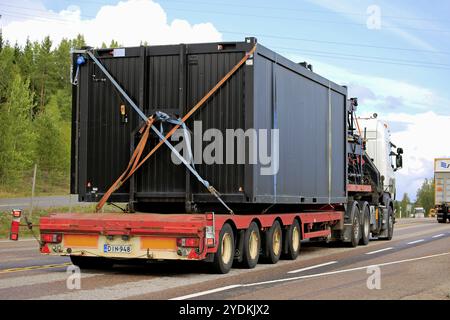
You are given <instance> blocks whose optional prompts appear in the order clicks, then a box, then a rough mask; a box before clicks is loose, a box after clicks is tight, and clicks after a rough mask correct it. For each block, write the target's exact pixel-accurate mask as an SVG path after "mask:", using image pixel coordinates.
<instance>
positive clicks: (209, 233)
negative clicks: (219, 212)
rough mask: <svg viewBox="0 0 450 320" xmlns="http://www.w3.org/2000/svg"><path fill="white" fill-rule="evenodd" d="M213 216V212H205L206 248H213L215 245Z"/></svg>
mask: <svg viewBox="0 0 450 320" xmlns="http://www.w3.org/2000/svg"><path fill="white" fill-rule="evenodd" d="M215 223H216V221H215V217H214V212H208V213H206V224H207V225H206V229H205V238H206V246H207V247H208V248H214V246H215V245H216V243H215V242H216V231H215Z"/></svg>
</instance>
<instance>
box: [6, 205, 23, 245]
mask: <svg viewBox="0 0 450 320" xmlns="http://www.w3.org/2000/svg"><path fill="white" fill-rule="evenodd" d="M11 215H12V217H13V219H12V221H11V231H10V233H9V239H10V240H12V241H17V240H19V228H20V217H21V216H22V210H19V209H14V210H13V211H12V212H11Z"/></svg>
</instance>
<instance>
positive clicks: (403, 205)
mask: <svg viewBox="0 0 450 320" xmlns="http://www.w3.org/2000/svg"><path fill="white" fill-rule="evenodd" d="M409 204H410V200H409V197H408V194H407V193H405V194H403V199H402V201H401V204H400V209H401V211H402V217H407V214H408V205H409Z"/></svg>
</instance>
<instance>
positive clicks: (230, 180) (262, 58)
mask: <svg viewBox="0 0 450 320" xmlns="http://www.w3.org/2000/svg"><path fill="white" fill-rule="evenodd" d="M73 61H74V65H75V66H76V65H77V64H76V61H80V63H79V64H78V65H77V67H76V68H77V70H76V72H74V74H76V78H77V79H76V81H74V82H73V83H74V86H73V117H72V118H73V126H72V166H71V173H72V179H71V191H72V193H74V194H79V197H80V200H81V201H90V202H99V204H98V207H97V208H98V209H101V207H102V206H103V205H104V204H105V203H107V202H108V201H114V202H127V203H128V211H129V212H127V213H123V214H117V213H114V214H113V213H92V214H79V213H69V214H53V215H50V216H49V217H43V218H41V221H40V230H41V252H42V253H43V254H50V255H67V256H70V257H71V259H72V262H73V263H74V264H76V265H78V266H80V267H96V268H102V267H107V266H111V265H112V264H114V263H116V262H120V260H128V259H149V260H153V259H156V260H203V261H208V262H211V263H212V265H213V266H214V268H215V270H216V271H217V272H219V273H226V272H228V271H229V270H230V269H231V267H232V265H233V263H239V264H241V265H243V266H245V267H247V268H253V267H255V266H256V265H257V263H258V261H260V259H265V260H266V261H268V262H270V263H276V262H277V261H278V260H279V259H280V258H281V257H285V258H287V259H296V258H297V256H298V255H299V253H300V246H301V241H302V240H306V239H311V240H324V241H342V242H345V243H348V244H350V245H351V246H353V247H355V246H357V245H359V244H362V245H366V244H367V243H368V241H369V238H370V235H371V234H372V236H376V237H379V238H384V239H389V240H390V239H391V238H392V235H393V228H394V222H395V220H394V214H393V199H394V196H395V188H394V192H392V189H389V188H388V187H387V186H386V175H387V174H386V173H384V171H380V170H379V168H378V166H379V165H378V163H383V164H389V167H390V163H391V161H390V160H391V159H389V157H386V158H385V159H380V158H377V157H376V155H378V156H379V155H381V154H384V155H387V154H394V155H395V156H396V158H397V167H401V153H402V150H401V149H400V148H399V149H398V150H397V153H395V152H391V153H377V152H375V153H373V154H372V153H371V145H370V141H371V140H370V137H366V135H365V134H364V135H363V134H362V132H361V129H360V128H359V129H358V127H359V126H358V123H359V122H358V119H357V118H356V116H355V111H356V108H357V105H358V103H357V99H349V98H348V96H347V89H346V87H343V86H339V85H337V84H335V83H333V82H331V81H329V80H327V79H325V78H323V77H320V76H319V75H317V74H316V73H314V72H312V70H311V69H312V68H309V69H308V68H305V67H304V66H303V65H301V64H296V63H294V62H292V61H290V60H288V59H286V58H284V57H282V56H280V55H278V54H276V53H275V52H273V51H271V50H269V49H267V48H265V47H264V46H262V45H260V44H258V43H257V41H256V39H255V38H247V39H246V40H245V42H226V43H207V44H190V45H184V44H181V45H171V46H149V47H143V46H141V47H132V48H121V49H99V50H93V49H90V48H88V49H86V50H79V51H75V52H74V53H73ZM74 71H75V70H74ZM105 77H106V78H105ZM99 80H101V81H99ZM190 106H193V107H190ZM183 115H184V116H183ZM372 120H373V119H372ZM198 123H200V124H201V126H202V129H203V130H208V129H215V130H216V132H220V133H223V134H224V136H225V133H226V132H228V131H227V130H229V129H233V130H241V131H242V132H246V133H247V132H252V131H251V130H256V132H260V131H261V130H266V131H269V132H271V134H270V135H271V139H269V140H270V141H269V142H268V147H269V149H271V150H279V153H278V154H279V159H277V160H276V161H275V162H276V163H275V164H276V165H275V167H276V168H277V170H274V171H273V172H272V174H263V172H267V171H268V168H267V167H265V165H267V164H264V163H259V162H256V163H249V162H245V163H242V162H239V161H234V162H233V161H232V162H231V163H228V162H227V163H224V162H220V161H216V162H213V163H208V164H206V163H202V162H200V163H196V162H195V161H193V160H192V159H191V160H192V161H191V160H188V159H187V158H184V157H183V155H181V153H179V152H178V151H177V152H174V149H175V148H174V147H173V145H172V144H171V142H170V140H169V138H171V136H172V134H173V133H174V132H175V131H176V130H177V129H178V128H182V129H183V132H184V133H183V134H188V133H189V129H190V130H193V128H194V127H195V126H196V125H198ZM150 129H151V130H152V131H153V133H151V132H150ZM376 130H378V129H376ZM383 130H384V129H383ZM272 132H278V133H279V140H276V139H275V138H274V137H275V135H274V134H273V133H272ZM364 132H367V131H366V130H364ZM385 134H388V133H387V132H385ZM184 137H186V136H184ZM246 138H248V136H246ZM233 139H237V138H236V137H235V136H234V137H233ZM193 140H195V141H193V144H194V146H193V147H192V148H193V149H194V151H195V150H197V148H199V149H200V150H202V149H203V148H204V147H205V145H207V143H208V141H205V140H201V139H200V140H196V137H195V135H194V139H193ZM385 141H387V140H385ZM232 142H233V143H234V140H233V141H232ZM163 144H165V145H166V146H168V148H160V147H161V146H162V145H163ZM384 147H385V148H389V150H390V149H391V148H392V146H391V144H390V142H389V145H386V146H384ZM188 149H189V151H192V150H191V146H190V145H189V148H188ZM157 150H158V151H157ZM233 150H235V149H233ZM156 151H157V152H156ZM222 151H226V150H225V148H224V150H222ZM246 152H247V153H246V157H244V159H248V150H246ZM216 153H217V150H216ZM173 154H175V157H176V158H178V159H179V160H180V161H181V165H177V164H174V163H172V161H171V156H172V155H173ZM219 154H220V152H219ZM374 154H375V156H374ZM144 155H145V156H144ZM227 155H228V156H230V154H229V153H228V154H227ZM230 157H231V158H232V160H236V159H237V158H238V157H239V155H238V154H234V152H233V155H232V156H230ZM194 158H195V157H194ZM130 159H131V160H130ZM183 160H184V161H183ZM127 163H128V167H127ZM125 168H127V169H126V170H125V172H123V170H124V169H125ZM390 169H391V170H393V169H394V168H392V167H390ZM269 171H270V170H269ZM380 172H382V173H380ZM121 173H122V174H121ZM117 177H119V179H117ZM193 177H195V178H196V179H193ZM212 186H214V187H212ZM205 187H206V188H205ZM216 188H217V190H218V191H216ZM219 191H220V193H219Z"/></svg>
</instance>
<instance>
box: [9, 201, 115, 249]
mask: <svg viewBox="0 0 450 320" xmlns="http://www.w3.org/2000/svg"><path fill="white" fill-rule="evenodd" d="M69 210H70V207H54V208H45V209H41V208H34V209H33V217H32V219H31V220H32V222H33V225H38V224H39V219H40V218H41V217H46V216H48V215H49V214H51V213H67V212H69ZM94 211H95V204H92V205H88V206H74V207H72V210H71V212H77V213H93V212H94ZM104 212H122V211H120V210H119V209H117V208H116V207H113V206H110V205H105V209H104ZM28 214H29V212H28V210H24V211H23V213H22V217H23V216H25V215H27V216H28ZM11 220H12V216H11V211H0V239H2V240H5V239H8V238H9V230H10V227H11ZM21 224H25V219H24V218H22V219H21ZM33 232H34V233H35V234H36V235H39V227H38V226H36V227H34V228H33ZM32 236H33V234H32V231H30V230H29V229H28V228H27V227H21V228H20V234H19V238H20V239H23V238H29V237H32Z"/></svg>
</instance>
